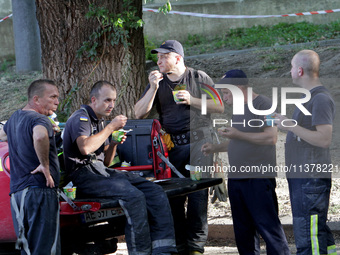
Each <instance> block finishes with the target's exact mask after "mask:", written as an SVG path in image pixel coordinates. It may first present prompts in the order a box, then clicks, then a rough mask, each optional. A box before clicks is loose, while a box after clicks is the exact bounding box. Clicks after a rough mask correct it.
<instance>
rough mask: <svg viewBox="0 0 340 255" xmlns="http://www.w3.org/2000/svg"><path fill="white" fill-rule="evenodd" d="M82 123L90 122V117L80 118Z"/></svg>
mask: <svg viewBox="0 0 340 255" xmlns="http://www.w3.org/2000/svg"><path fill="white" fill-rule="evenodd" d="M80 121H89V118H88V117H80Z"/></svg>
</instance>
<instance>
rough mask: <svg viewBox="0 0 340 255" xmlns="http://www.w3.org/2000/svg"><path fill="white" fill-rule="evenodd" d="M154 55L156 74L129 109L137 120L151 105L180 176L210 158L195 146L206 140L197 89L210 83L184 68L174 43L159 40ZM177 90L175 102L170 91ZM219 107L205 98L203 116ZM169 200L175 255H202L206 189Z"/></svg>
mask: <svg viewBox="0 0 340 255" xmlns="http://www.w3.org/2000/svg"><path fill="white" fill-rule="evenodd" d="M151 53H153V54H157V57H158V61H157V64H158V67H159V71H158V70H155V71H152V72H151V73H150V75H149V85H148V86H147V88H146V89H145V92H144V94H143V95H142V98H141V99H140V100H139V101H138V102H137V103H136V105H135V115H136V117H137V118H146V117H147V116H148V114H149V113H150V111H151V109H152V106H153V105H155V106H156V108H157V111H158V113H159V119H160V123H161V125H162V127H163V128H164V129H165V131H166V132H167V133H168V134H170V136H171V139H172V141H173V143H174V145H175V146H174V148H172V149H171V150H170V151H169V159H170V162H172V164H173V165H174V166H175V167H176V168H177V169H178V170H179V171H180V172H181V173H182V174H183V175H184V176H189V171H187V170H186V169H185V165H187V164H191V165H195V166H209V165H210V166H211V165H212V156H204V155H203V154H202V152H201V151H200V148H201V146H202V145H203V144H204V143H206V142H209V141H211V140H212V137H211V132H210V130H209V125H210V123H211V120H210V118H209V114H207V115H202V114H201V104H202V100H201V91H202V90H201V88H203V87H204V84H207V85H213V81H212V80H211V79H210V77H209V76H208V75H207V74H206V73H204V72H203V71H197V70H194V69H191V68H189V67H186V66H185V64H184V60H183V58H184V51H183V47H182V45H181V44H180V43H179V42H178V41H175V40H168V41H165V42H164V43H163V44H162V45H161V46H160V47H159V48H157V49H154V50H152V51H151ZM177 88H180V90H179V91H178V92H177V95H176V101H177V102H175V101H174V97H173V93H174V92H173V91H176V89H177ZM223 110H224V107H223V105H222V104H214V102H213V100H212V99H210V100H207V112H208V113H212V112H223ZM187 198H188V204H187V211H186V214H185V208H184V203H185V200H186V197H184V196H183V197H180V198H177V199H173V200H171V201H170V203H171V208H172V210H173V212H172V213H173V216H174V222H175V231H176V243H177V249H178V251H179V253H180V254H189V253H190V254H202V253H203V252H204V245H205V243H206V240H207V235H208V223H207V204H208V191H207V190H203V191H199V192H195V193H192V194H190V195H188V197H187Z"/></svg>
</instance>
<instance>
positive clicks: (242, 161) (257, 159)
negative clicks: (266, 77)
mask: <svg viewBox="0 0 340 255" xmlns="http://www.w3.org/2000/svg"><path fill="white" fill-rule="evenodd" d="M253 106H254V108H255V109H257V110H268V109H270V108H271V106H272V104H271V100H270V99H269V98H268V97H265V96H262V95H259V96H257V97H256V98H255V99H254V100H253ZM249 120H252V121H251V122H249ZM255 120H259V121H255ZM260 120H261V121H260ZM232 122H233V125H232V127H234V128H236V129H238V130H240V131H242V132H249V133H260V132H263V129H264V128H265V127H267V125H266V122H265V121H264V116H260V115H255V114H253V113H252V112H250V110H249V107H248V104H246V105H245V107H244V115H233V117H232ZM235 123H242V124H235ZM243 123H245V125H244V124H243ZM248 124H250V125H248ZM262 124H263V125H262ZM252 126H257V127H252ZM260 126H261V127H260ZM228 156H229V164H230V166H231V167H234V169H235V170H236V172H231V171H229V177H232V178H262V177H273V176H276V173H275V172H274V171H271V172H266V173H264V172H263V170H266V169H269V166H272V167H274V166H276V149H275V145H258V144H254V143H250V142H247V141H244V140H238V139H231V140H230V142H229V146H228ZM272 169H273V168H272ZM257 170H258V172H256V171H257ZM273 170H274V169H273Z"/></svg>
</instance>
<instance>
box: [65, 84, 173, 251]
mask: <svg viewBox="0 0 340 255" xmlns="http://www.w3.org/2000/svg"><path fill="white" fill-rule="evenodd" d="M116 96H117V93H116V89H115V87H114V86H113V85H112V84H111V83H109V82H107V81H98V82H96V83H95V84H94V85H93V86H92V89H91V92H90V100H91V102H90V104H89V105H82V107H81V109H79V110H77V111H76V112H74V113H73V114H72V116H71V117H70V118H69V119H68V121H67V122H66V126H65V130H64V136H63V139H64V140H63V146H64V158H65V167H66V171H67V173H68V174H69V175H70V177H71V180H72V182H73V183H74V184H75V186H77V196H78V195H79V196H80V197H82V196H86V197H92V198H96V197H102V198H110V199H117V200H118V201H119V204H120V206H121V207H122V208H123V210H124V213H125V215H126V218H127V220H126V227H125V238H126V243H127V247H128V251H129V254H130V255H150V254H152V255H170V254H171V253H173V252H176V247H175V233H174V232H175V231H174V228H173V220H172V216H171V209H170V205H169V202H168V198H167V196H166V194H165V192H164V191H163V189H162V188H161V187H160V186H159V185H156V184H154V183H152V182H150V181H148V180H146V179H145V178H142V177H140V176H139V175H136V174H133V173H129V172H123V171H118V170H114V169H109V168H107V167H108V166H109V165H110V164H111V162H112V160H113V158H114V156H115V152H116V149H117V145H118V144H119V142H116V141H113V140H112V136H111V134H112V132H113V131H116V130H119V129H121V128H123V127H124V126H125V123H126V121H127V118H126V117H125V116H123V115H119V116H116V117H115V118H114V119H113V120H112V121H111V122H110V123H108V124H107V125H105V124H104V117H109V116H110V115H111V112H112V110H113V108H114V106H115V102H116Z"/></svg>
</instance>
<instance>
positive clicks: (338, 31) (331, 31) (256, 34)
mask: <svg viewBox="0 0 340 255" xmlns="http://www.w3.org/2000/svg"><path fill="white" fill-rule="evenodd" d="M335 38H340V20H338V21H334V22H331V23H329V24H320V25H318V24H312V23H308V22H298V23H294V24H289V23H279V24H276V25H273V26H253V27H251V28H234V29H229V30H227V31H225V34H224V35H221V36H216V37H214V38H212V39H211V37H206V36H203V35H188V38H187V40H186V41H184V42H183V46H184V48H185V52H186V55H193V54H202V53H213V52H216V51H221V50H240V49H245V48H254V47H271V46H277V45H289V44H295V43H306V42H317V41H321V40H326V39H335Z"/></svg>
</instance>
